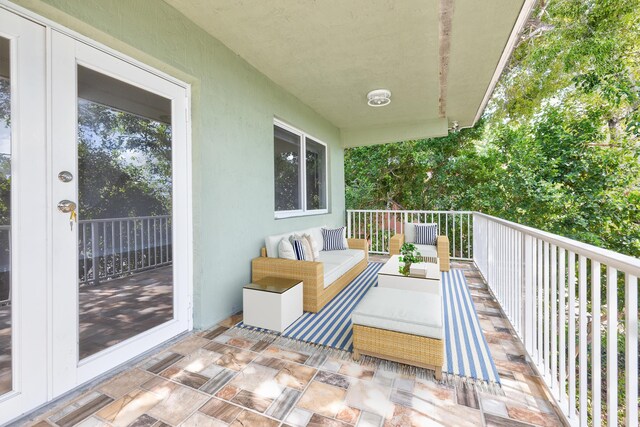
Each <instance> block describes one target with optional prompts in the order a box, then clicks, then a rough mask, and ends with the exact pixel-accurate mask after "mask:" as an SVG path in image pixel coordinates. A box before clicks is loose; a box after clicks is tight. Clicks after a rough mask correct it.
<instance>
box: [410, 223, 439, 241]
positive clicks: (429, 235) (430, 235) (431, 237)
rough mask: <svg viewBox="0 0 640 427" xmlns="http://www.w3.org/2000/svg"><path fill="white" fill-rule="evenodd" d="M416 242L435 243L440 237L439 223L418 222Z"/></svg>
mask: <svg viewBox="0 0 640 427" xmlns="http://www.w3.org/2000/svg"><path fill="white" fill-rule="evenodd" d="M415 230H416V244H418V245H435V244H436V238H437V237H438V224H416V225H415Z"/></svg>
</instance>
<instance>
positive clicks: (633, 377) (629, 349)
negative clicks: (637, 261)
mask: <svg viewBox="0 0 640 427" xmlns="http://www.w3.org/2000/svg"><path fill="white" fill-rule="evenodd" d="M624 283H625V285H624V286H625V288H624V289H625V298H626V301H625V316H626V323H627V324H626V328H625V333H626V335H625V373H624V375H625V394H626V396H625V398H626V402H625V404H626V409H627V414H626V416H627V427H631V426H634V425H637V424H635V423H637V422H638V405H637V402H638V278H637V277H636V276H633V275H631V274H629V273H626V274H625V276H624Z"/></svg>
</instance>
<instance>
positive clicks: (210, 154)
mask: <svg viewBox="0 0 640 427" xmlns="http://www.w3.org/2000/svg"><path fill="white" fill-rule="evenodd" d="M15 3H16V4H18V5H20V6H23V7H25V8H27V9H30V10H32V11H34V12H36V13H38V14H40V15H42V16H44V17H46V18H48V19H51V20H52V21H55V22H57V23H59V24H62V25H64V26H66V27H68V28H70V29H72V30H75V31H77V32H79V33H81V34H84V35H86V36H88V37H90V38H92V39H94V40H96V41H98V42H101V43H103V44H105V45H108V46H109V47H112V48H114V49H116V50H118V51H121V52H123V53H125V54H127V55H130V56H132V57H134V58H136V59H138V60H140V61H143V62H145V63H147V64H149V65H151V66H153V67H155V68H157V69H160V70H162V71H164V72H166V73H168V74H171V75H173V76H175V77H177V78H179V79H181V80H183V81H186V82H188V83H190V84H191V85H192V92H193V100H192V139H193V226H194V248H193V252H194V283H193V293H194V326H195V327H196V328H204V327H207V326H210V325H211V324H213V323H215V322H217V321H219V320H221V319H223V318H225V317H226V316H228V315H229V314H231V313H233V312H234V311H237V310H240V309H241V307H242V292H241V290H242V286H243V285H244V284H245V283H246V282H247V281H248V280H249V278H250V271H251V265H250V261H251V258H253V257H254V256H257V255H258V254H259V250H260V247H261V246H262V245H263V243H264V236H266V235H268V234H275V233H280V232H286V231H289V230H298V229H303V228H307V227H311V226H314V225H323V224H328V225H342V224H343V223H344V165H343V154H344V152H343V149H342V148H341V144H340V134H339V130H338V129H337V128H336V127H334V126H333V125H332V124H331V123H329V122H327V121H326V120H325V119H323V118H322V117H320V116H319V115H318V114H317V113H315V112H314V111H313V110H311V109H310V108H309V107H308V106H306V105H305V104H303V103H302V102H300V101H299V100H298V99H297V98H295V97H294V96H292V95H291V94H289V93H288V92H287V91H286V88H285V89H283V88H281V87H279V86H278V85H276V84H275V83H273V82H272V81H271V80H269V79H268V78H267V77H265V76H264V75H262V74H261V73H260V72H258V71H257V70H256V69H254V68H253V67H252V66H251V65H249V64H248V63H247V62H245V61H244V60H242V59H241V58H240V57H239V56H237V55H236V54H235V53H234V52H232V51H231V50H229V49H228V48H227V47H226V46H224V45H223V44H222V43H220V42H219V41H218V40H216V39H214V38H213V37H211V36H210V35H209V34H207V33H206V32H204V31H203V30H201V29H200V28H199V27H197V26H196V25H194V24H193V23H192V22H191V21H189V20H187V19H186V18H185V17H184V16H183V15H181V14H180V13H179V12H177V11H176V10H175V9H173V8H172V7H170V6H169V5H167V4H166V3H164V2H163V1H161V0H17V1H15ZM274 48H277V47H274ZM274 116H276V117H278V118H280V119H282V120H285V121H287V122H289V123H291V124H292V125H294V126H297V127H299V128H301V129H303V130H305V131H307V132H308V133H310V134H312V135H314V136H316V137H317V138H320V139H321V140H323V141H324V142H326V143H327V144H329V169H330V214H328V215H319V216H308V217H300V218H293V219H283V220H275V219H274V217H273V206H274V189H273V127H272V126H273V118H274Z"/></svg>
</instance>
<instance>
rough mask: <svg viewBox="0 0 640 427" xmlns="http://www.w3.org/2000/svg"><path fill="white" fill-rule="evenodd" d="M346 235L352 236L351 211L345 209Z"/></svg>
mask: <svg viewBox="0 0 640 427" xmlns="http://www.w3.org/2000/svg"><path fill="white" fill-rule="evenodd" d="M347 237H349V238H350V239H351V238H353V236H352V235H351V211H347Z"/></svg>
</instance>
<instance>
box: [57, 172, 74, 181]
mask: <svg viewBox="0 0 640 427" xmlns="http://www.w3.org/2000/svg"><path fill="white" fill-rule="evenodd" d="M58 179H59V180H60V181H62V182H71V181H72V180H73V174H72V173H71V172H69V171H62V172H60V173H59V174H58Z"/></svg>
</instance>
